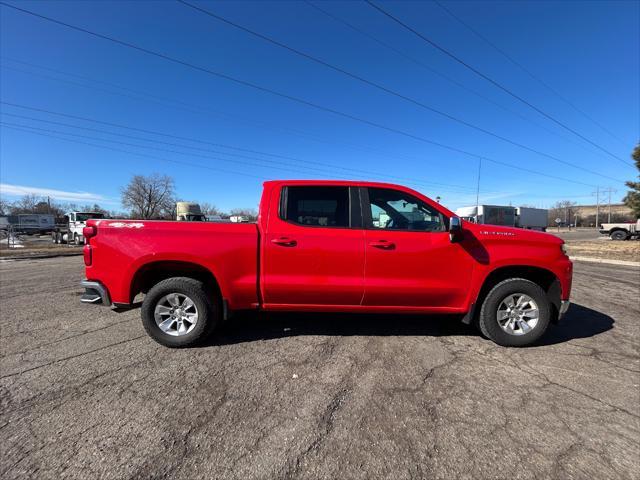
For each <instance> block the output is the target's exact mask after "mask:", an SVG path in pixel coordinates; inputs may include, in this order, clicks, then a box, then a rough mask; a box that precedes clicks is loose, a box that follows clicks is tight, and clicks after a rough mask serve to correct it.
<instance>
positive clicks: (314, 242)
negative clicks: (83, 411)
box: [82, 180, 572, 347]
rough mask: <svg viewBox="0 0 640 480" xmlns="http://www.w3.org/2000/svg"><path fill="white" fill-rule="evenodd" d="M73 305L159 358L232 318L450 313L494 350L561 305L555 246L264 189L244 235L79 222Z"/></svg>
mask: <svg viewBox="0 0 640 480" xmlns="http://www.w3.org/2000/svg"><path fill="white" fill-rule="evenodd" d="M83 233H84V237H85V238H86V245H85V247H84V262H85V265H86V278H87V279H86V280H85V281H83V282H82V285H83V286H84V287H85V293H84V295H83V297H82V301H83V302H86V303H102V304H104V305H112V306H114V307H119V308H120V309H122V308H127V307H132V306H133V305H134V298H135V297H136V296H137V295H138V294H141V293H143V294H144V301H143V302H142V309H141V310H142V323H143V325H144V328H145V329H146V331H147V332H148V333H149V335H150V336H151V337H152V338H153V339H155V340H156V341H158V342H159V343H161V344H163V345H166V346H168V347H184V346H190V345H193V344H195V343H197V342H200V341H202V340H203V339H204V338H205V337H207V336H208V335H210V334H211V332H212V331H213V330H214V328H215V327H216V325H218V324H219V323H220V322H221V321H222V320H223V319H226V318H227V317H229V316H230V315H231V313H232V312H234V311H238V310H246V309H251V310H257V309H259V310H271V311H273V310H280V311H284V310H287V311H322V312H338V311H340V312H378V313H379V312H387V313H425V314H428V313H438V314H456V315H458V316H459V317H462V321H463V322H465V323H472V324H474V325H476V326H477V327H478V328H479V329H480V331H481V332H482V334H483V335H484V336H486V337H488V338H489V339H491V340H493V341H494V342H496V343H498V344H500V345H505V346H523V345H528V344H530V343H532V342H534V341H535V340H537V339H538V338H539V337H540V336H541V335H542V334H543V333H544V332H545V330H546V329H547V327H548V325H549V323H550V322H555V321H557V320H558V319H559V318H560V317H561V316H562V315H563V314H564V313H565V312H566V310H567V308H568V307H569V293H570V290H571V277H572V263H571V261H570V260H569V258H568V257H567V256H566V254H565V251H564V243H563V241H562V240H560V239H559V238H557V237H555V236H553V235H550V234H547V233H541V232H534V231H530V230H522V229H517V228H506V227H498V226H494V225H476V224H473V223H468V222H465V221H462V220H461V219H460V218H458V217H456V216H455V214H453V213H452V212H451V211H449V210H447V209H446V208H445V207H443V206H442V205H440V204H439V203H436V202H434V201H433V200H431V199H429V198H427V197H425V196H424V195H422V194H420V193H418V192H416V191H413V190H411V189H409V188H406V187H402V186H398V185H392V184H387V183H371V182H339V181H302V180H298V181H270V182H265V184H264V190H263V194H262V200H261V202H260V213H259V215H258V221H257V223H255V224H253V223H251V224H249V223H244V224H243V223H207V222H168V221H148V220H90V221H89V222H88V224H87V227H86V228H85V229H84V232H83Z"/></svg>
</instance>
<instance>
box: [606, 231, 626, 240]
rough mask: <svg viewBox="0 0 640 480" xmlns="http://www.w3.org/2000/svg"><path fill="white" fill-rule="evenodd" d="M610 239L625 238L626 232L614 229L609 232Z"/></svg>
mask: <svg viewBox="0 0 640 480" xmlns="http://www.w3.org/2000/svg"><path fill="white" fill-rule="evenodd" d="M610 236H611V240H626V239H627V232H625V231H624V230H614V231H613V232H611V235H610Z"/></svg>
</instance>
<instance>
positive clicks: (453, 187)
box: [2, 112, 472, 193]
mask: <svg viewBox="0 0 640 480" xmlns="http://www.w3.org/2000/svg"><path fill="white" fill-rule="evenodd" d="M2 115H8V116H12V117H17V118H22V119H27V120H32V121H37V122H44V123H48V124H53V125H59V126H65V127H71V128H77V129H81V130H87V131H92V132H98V133H104V134H107V135H115V136H118V137H124V138H129V139H134V140H138V141H145V142H152V143H157V144H162V145H169V146H174V147H179V148H185V149H190V150H197V151H201V152H209V153H214V154H218V155H228V156H232V157H238V158H245V159H249V160H257V161H259V162H266V163H275V164H277V165H284V166H287V167H289V169H290V168H291V167H293V168H305V169H308V170H314V171H316V172H321V173H323V174H327V173H328V174H330V175H334V171H333V170H334V169H339V170H346V171H352V172H356V173H358V174H361V175H362V174H364V175H367V176H377V177H383V178H385V179H388V178H395V179H398V180H402V181H404V182H411V183H413V184H414V185H420V186H423V187H428V188H442V187H447V189H448V191H452V192H453V191H454V190H458V191H460V190H463V191H464V190H472V189H471V188H470V187H467V186H464V185H455V184H447V183H438V182H429V181H426V180H421V179H419V178H406V177H394V176H393V175H387V174H386V173H379V172H372V171H365V170H358V169H351V168H343V167H340V166H337V165H331V164H326V163H322V162H314V161H307V160H301V159H295V158H293V157H284V158H291V159H293V160H295V161H297V162H301V163H309V164H312V165H318V166H320V167H324V169H323V168H317V167H308V166H304V165H303V166H301V165H298V164H292V163H289V162H283V161H278V160H271V159H265V158H258V157H252V156H248V155H242V154H237V153H230V152H222V151H219V150H211V149H206V148H199V147H194V146H191V145H182V144H177V143H173V142H165V141H160V140H155V139H149V138H143V137H137V136H134V135H125V134H122V133H116V132H109V131H106V130H101V129H96V128H89V127H81V126H78V125H71V124H68V123H63V122H54V121H51V120H44V119H39V118H34V117H28V116H25V115H16V114H12V113H6V112H2ZM98 123H106V122H98ZM4 124H5V125H10V126H14V127H22V128H33V129H36V130H38V128H35V127H31V126H28V125H21V124H13V123H8V122H4ZM119 127H120V128H126V129H130V130H139V129H135V128H130V127H126V126H122V125H120V126H119ZM41 130H43V131H46V132H48V133H57V134H64V135H73V136H78V137H82V138H88V139H92V140H103V141H107V142H114V143H120V144H122V145H127V146H135V147H140V148H149V149H152V150H161V151H166V152H171V153H178V154H180V155H187V154H185V153H183V152H178V151H175V150H167V149H159V148H156V147H149V146H145V145H137V144H130V143H125V142H117V141H113V140H108V139H101V138H96V137H88V136H82V135H77V134H74V133H67V132H61V131H56V130H45V129H41ZM143 131H145V130H143ZM145 132H147V133H151V132H150V131H145ZM154 134H156V135H163V134H159V133H155V132H154ZM171 137H174V136H173V135H171ZM178 138H182V139H184V140H188V141H194V142H199V143H207V144H212V145H219V144H215V143H210V142H205V141H202V140H198V139H189V138H186V137H178ZM254 152H255V151H254ZM256 153H259V154H264V155H270V154H265V153H263V152H256ZM189 155H191V154H189ZM194 156H200V155H194ZM204 158H213V159H216V160H222V161H227V162H234V163H242V164H246V165H250V166H260V167H265V165H258V164H255V163H252V162H242V161H237V160H229V159H220V158H218V157H206V156H205V157H204ZM269 168H271V167H269ZM274 168H276V167H274ZM278 169H279V170H287V169H283V168H278ZM327 169H329V170H327ZM303 173H307V172H303ZM459 193H462V192H459Z"/></svg>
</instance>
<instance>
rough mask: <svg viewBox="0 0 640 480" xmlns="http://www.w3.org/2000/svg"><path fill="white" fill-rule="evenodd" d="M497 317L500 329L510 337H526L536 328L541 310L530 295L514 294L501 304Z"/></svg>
mask: <svg viewBox="0 0 640 480" xmlns="http://www.w3.org/2000/svg"><path fill="white" fill-rule="evenodd" d="M496 316H497V320H498V325H500V328H502V330H504V331H505V332H507V333H508V334H509V335H524V334H525V333H529V332H530V331H531V330H533V329H534V328H536V325H537V324H538V319H539V318H540V309H539V308H538V304H537V303H536V302H535V301H534V300H533V298H531V297H530V296H529V295H525V294H524V293H512V294H511V295H509V296H507V297H506V298H505V299H504V300H502V302H500V305H499V306H498V313H497V315H496Z"/></svg>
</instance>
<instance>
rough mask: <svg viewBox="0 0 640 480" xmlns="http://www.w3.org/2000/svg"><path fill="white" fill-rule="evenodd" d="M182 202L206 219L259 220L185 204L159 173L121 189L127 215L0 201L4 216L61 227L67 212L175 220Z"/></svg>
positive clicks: (251, 214)
mask: <svg viewBox="0 0 640 480" xmlns="http://www.w3.org/2000/svg"><path fill="white" fill-rule="evenodd" d="M180 201H194V202H195V203H199V205H200V209H201V210H202V213H203V214H204V215H207V216H218V217H220V218H222V219H225V218H229V217H230V216H233V215H238V216H243V217H246V218H247V219H248V220H250V221H253V220H255V219H256V218H257V216H258V212H257V210H256V209H255V208H233V209H231V210H230V211H229V212H224V211H222V210H220V209H219V208H218V207H216V206H215V205H214V204H212V203H208V202H201V203H200V202H197V201H196V200H183V199H181V198H179V197H178V196H177V195H176V185H175V180H174V179H173V178H172V177H170V176H168V175H160V174H157V173H154V174H152V175H134V176H133V177H132V178H131V180H130V181H129V183H128V184H127V185H126V186H125V187H123V188H122V189H121V203H122V206H123V207H124V208H125V210H126V211H116V210H108V209H106V208H103V207H102V206H100V205H99V204H97V203H94V204H93V205H91V204H84V205H81V204H77V203H72V202H67V203H65V202H58V201H55V200H52V199H50V198H47V197H42V196H38V195H33V194H28V195H24V196H23V197H21V198H20V199H18V200H16V201H14V202H9V201H6V200H4V199H0V216H6V215H19V214H27V213H40V214H51V215H53V216H54V217H55V218H56V222H57V223H60V222H61V221H62V219H63V218H64V215H65V214H66V213H67V212H72V211H76V212H92V213H102V214H103V215H104V216H105V217H106V218H132V219H143V220H175V218H176V203H177V202H180Z"/></svg>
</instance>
